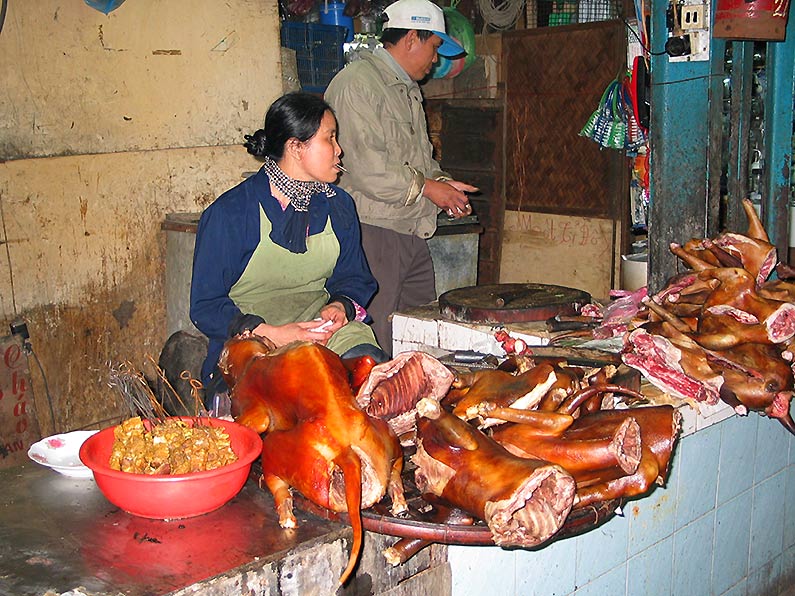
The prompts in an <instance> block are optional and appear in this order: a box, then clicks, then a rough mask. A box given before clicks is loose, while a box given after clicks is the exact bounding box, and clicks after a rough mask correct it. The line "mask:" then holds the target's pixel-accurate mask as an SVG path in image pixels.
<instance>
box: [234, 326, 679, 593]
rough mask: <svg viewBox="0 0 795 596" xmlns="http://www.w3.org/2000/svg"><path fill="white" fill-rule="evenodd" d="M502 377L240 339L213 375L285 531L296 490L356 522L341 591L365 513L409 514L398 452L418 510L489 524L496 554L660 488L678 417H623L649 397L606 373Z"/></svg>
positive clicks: (546, 366) (537, 369) (645, 413)
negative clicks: (244, 432)
mask: <svg viewBox="0 0 795 596" xmlns="http://www.w3.org/2000/svg"><path fill="white" fill-rule="evenodd" d="M509 362H510V364H508V366H506V368H508V370H503V369H488V370H475V371H473V372H466V373H463V372H455V371H454V370H452V369H450V368H448V367H446V366H445V365H443V364H442V363H441V362H439V361H438V360H437V359H436V358H433V357H432V356H430V355H428V354H425V353H422V352H407V353H403V354H400V355H399V356H398V357H397V358H395V359H394V360H391V361H389V362H386V363H383V364H378V365H375V363H374V362H372V360H370V359H369V358H360V359H357V360H354V361H343V360H341V359H340V358H339V357H338V356H336V355H335V354H334V353H333V352H331V351H329V350H328V349H326V348H324V347H322V346H320V345H317V344H312V343H296V344H291V345H289V346H285V347H282V348H278V349H275V348H274V346H272V345H271V344H269V342H268V341H267V340H264V339H262V338H258V337H255V336H252V335H244V336H238V337H237V338H233V339H232V340H230V341H229V342H227V344H226V346H225V348H224V351H223V353H222V355H221V361H220V367H221V370H222V372H223V374H224V377H225V379H226V381H227V383H228V385H229V387H230V389H231V393H230V396H231V398H232V406H233V407H232V412H233V415H234V416H235V419H236V420H237V421H238V422H240V423H242V424H245V425H247V426H249V427H251V428H253V429H255V430H257V431H258V432H261V433H263V455H262V470H263V478H264V481H265V484H266V485H267V487H268V488H269V489H270V491H271V492H272V494H273V497H274V501H275V504H276V508H277V511H278V516H279V523H280V524H281V525H282V527H285V528H289V527H293V526H294V525H295V516H294V514H293V498H292V493H291V491H292V490H293V489H295V490H297V491H299V492H300V493H301V494H302V495H303V497H305V498H306V499H308V500H309V501H311V502H312V503H314V504H316V505H319V506H321V507H324V508H326V509H328V510H331V511H335V512H344V511H347V512H348V515H349V518H350V520H351V525H352V528H353V532H354V542H353V547H352V549H351V555H350V559H349V562H348V566H347V568H346V569H345V570H344V572H343V573H342V577H341V580H340V581H341V582H344V581H345V580H346V579H347V578H348V577H349V575H350V573H351V572H352V570H353V567H354V565H355V563H356V560H357V558H358V555H359V552H360V549H361V544H362V518H361V510H362V509H365V508H368V507H370V506H372V505H373V504H375V503H377V502H379V501H380V500H381V499H382V498H384V497H385V496H387V495H388V497H389V499H390V501H391V512H392V515H394V516H400V515H401V514H403V513H404V512H405V511H406V509H407V505H406V500H405V498H404V493H403V484H402V478H401V473H402V470H403V466H404V451H403V447H406V450H407V452H409V447H410V451H411V452H413V455H412V456H411V463H412V464H413V465H415V466H416V470H415V483H416V485H417V487H418V488H419V489H420V491H421V492H422V494H424V495H427V496H428V499H432V500H434V502H441V503H444V504H446V505H447V506H449V507H451V508H453V509H455V510H461V511H464V512H466V513H467V514H469V515H471V516H474V517H475V518H477V519H480V520H483V522H485V524H486V525H487V526H488V528H489V530H490V533H491V538H492V539H493V542H494V543H495V544H498V545H502V546H520V547H531V546H536V545H539V544H541V543H543V542H545V541H547V540H549V539H550V538H552V537H553V536H554V535H555V533H556V532H558V530H559V529H560V528H561V527H562V526H563V524H564V522H565V521H566V518H567V517H568V516H569V514H570V512H571V511H572V510H573V509H577V508H582V507H587V506H589V505H593V504H595V503H598V502H603V501H606V500H610V499H617V498H621V497H630V496H636V495H641V494H644V493H646V492H647V491H649V490H650V489H651V488H652V486H653V484H654V483H655V482H656V483H663V482H664V481H665V479H666V477H667V474H668V467H669V462H670V458H671V453H672V450H673V447H674V444H675V442H676V438H677V435H678V430H679V416H678V413H677V412H676V411H675V409H674V408H673V407H672V406H670V405H664V406H652V407H638V408H626V407H622V408H621V409H617V408H616V406H617V405H622V404H623V399H622V397H621V396H625V397H626V398H627V399H628V400H642V399H643V396H642V395H640V394H638V393H636V392H635V391H633V390H631V389H628V388H627V387H624V386H622V385H620V384H617V383H616V382H615V379H614V375H615V373H616V369H615V366H612V365H609V366H605V367H599V368H586V367H580V366H570V365H568V363H566V362H565V361H562V360H561V359H549V360H545V361H540V360H538V361H532V360H530V359H529V358H517V359H513V360H511V361H509Z"/></svg>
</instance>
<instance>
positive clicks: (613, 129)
mask: <svg viewBox="0 0 795 596" xmlns="http://www.w3.org/2000/svg"><path fill="white" fill-rule="evenodd" d="M623 95H624V93H623V88H622V85H621V83H619V82H618V80H613V81H611V82H610V84H609V85H608V86H607V88H606V89H605V90H604V93H602V98H601V99H600V100H599V106H598V107H597V108H596V109H595V110H594V112H593V114H591V117H590V118H588V122H586V123H585V126H583V127H582V130H581V131H580V136H583V137H588V138H589V139H591V140H592V141H594V142H595V143H598V144H599V145H601V146H602V147H606V148H608V149H623V148H624V147H625V145H626V140H627V119H626V114H625V112H624V110H623V109H622V106H621V101H622V96H623Z"/></svg>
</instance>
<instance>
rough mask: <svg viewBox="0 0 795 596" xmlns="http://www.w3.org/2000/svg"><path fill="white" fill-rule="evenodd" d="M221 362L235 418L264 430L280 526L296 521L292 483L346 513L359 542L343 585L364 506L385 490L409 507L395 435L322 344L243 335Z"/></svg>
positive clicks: (267, 476) (396, 504)
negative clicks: (278, 342)
mask: <svg viewBox="0 0 795 596" xmlns="http://www.w3.org/2000/svg"><path fill="white" fill-rule="evenodd" d="M219 366H220V369H221V371H222V373H223V374H224V378H225V379H226V381H227V384H228V385H229V387H230V397H231V400H232V413H233V415H234V416H235V419H236V420H237V421H238V422H240V423H241V424H244V425H246V426H249V427H250V428H253V429H255V430H257V431H258V432H261V433H264V436H263V441H262V443H263V448H262V472H263V478H264V481H265V484H266V485H267V486H268V489H269V490H270V491H271V493H272V494H273V498H274V501H275V504H276V509H277V511H278V514H279V524H280V525H281V526H282V527H283V528H292V527H295V525H296V520H295V516H294V514H293V500H292V496H291V493H290V490H291V489H292V488H295V489H297V490H298V491H299V492H300V493H301V494H302V495H303V496H304V497H306V498H307V499H309V500H310V501H312V502H313V503H315V504H316V505H319V506H321V507H324V508H326V509H329V510H331V511H334V512H344V511H347V512H348V516H349V518H350V520H351V526H352V527H353V535H354V541H353V547H352V549H351V554H350V559H349V561H348V566H347V568H346V569H345V571H344V572H343V574H342V576H341V578H340V583H344V582H345V580H346V579H347V578H348V576H349V575H350V574H351V572H352V571H353V567H354V565H355V563H356V561H357V558H358V556H359V553H360V551H361V545H362V520H361V509H362V508H367V507H370V506H372V505H373V504H375V503H377V502H378V501H380V500H381V499H382V498H383V497H384V495H385V493H388V494H389V496H390V498H391V500H392V513H393V515H397V514H399V513H401V512H403V511H405V509H406V502H405V499H404V496H403V484H402V480H401V478H400V474H401V472H402V469H403V452H402V449H401V447H400V443H399V442H398V439H397V437H396V436H395V434H394V433H393V432H392V430H391V429H390V428H389V425H388V424H387V423H386V422H384V421H383V420H380V419H377V418H373V417H371V416H368V415H367V414H366V413H364V412H363V411H362V410H361V409H360V408H359V406H358V405H357V404H356V401H355V399H354V396H353V391H352V389H351V385H350V377H349V371H348V369H347V368H346V367H345V365H344V364H343V363H342V361H341V359H340V358H339V356H337V355H336V354H335V353H334V352H332V351H331V350H329V349H327V348H325V347H323V346H321V345H318V344H315V343H309V342H296V343H292V344H289V345H287V346H284V347H282V348H278V349H273V345H272V344H270V343H269V342H267V341H262V340H261V339H259V338H257V337H256V336H253V335H248V336H239V337H236V338H233V339H231V340H229V341H228V342H227V343H226V344H225V346H224V349H223V352H222V354H221V358H220V362H219Z"/></svg>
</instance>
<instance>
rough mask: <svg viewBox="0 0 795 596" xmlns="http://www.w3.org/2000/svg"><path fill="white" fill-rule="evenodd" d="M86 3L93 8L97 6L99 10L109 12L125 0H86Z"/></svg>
mask: <svg viewBox="0 0 795 596" xmlns="http://www.w3.org/2000/svg"><path fill="white" fill-rule="evenodd" d="M86 4H88V5H89V6H90V7H91V8H96V9H97V10H98V11H99V12H102V13H105V14H108V13H109V12H111V11H113V10H116V9H117V8H119V6H121V5H122V4H124V0H86Z"/></svg>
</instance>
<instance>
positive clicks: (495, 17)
mask: <svg viewBox="0 0 795 596" xmlns="http://www.w3.org/2000/svg"><path fill="white" fill-rule="evenodd" d="M524 6H525V0H502V1H500V0H478V9H479V10H480V16H481V17H483V22H484V24H485V25H486V26H488V27H491V28H492V29H496V30H497V31H505V30H506V29H510V28H511V27H513V26H514V25H515V24H516V21H518V20H519V15H521V14H522V10H524Z"/></svg>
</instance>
